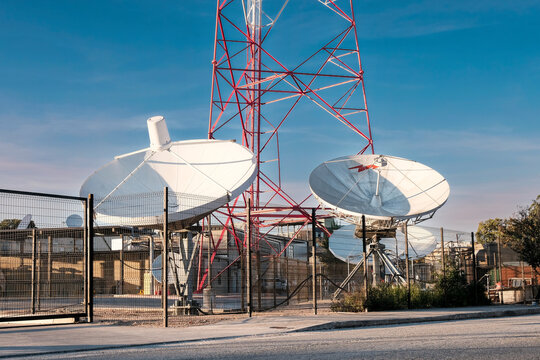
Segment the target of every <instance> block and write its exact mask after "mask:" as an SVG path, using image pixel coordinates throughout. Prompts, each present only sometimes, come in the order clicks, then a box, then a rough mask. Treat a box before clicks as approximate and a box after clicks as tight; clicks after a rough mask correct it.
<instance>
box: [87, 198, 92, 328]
mask: <svg viewBox="0 0 540 360" xmlns="http://www.w3.org/2000/svg"><path fill="white" fill-rule="evenodd" d="M86 207H87V214H88V217H87V225H86V226H87V228H88V230H87V236H88V240H87V249H86V256H87V260H86V267H87V271H86V273H87V275H86V277H87V282H88V284H87V285H86V289H87V293H86V316H87V319H88V322H93V321H94V195H93V194H89V195H88V200H87V202H86Z"/></svg>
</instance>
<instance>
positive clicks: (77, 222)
mask: <svg viewBox="0 0 540 360" xmlns="http://www.w3.org/2000/svg"><path fill="white" fill-rule="evenodd" d="M66 225H67V227H70V228H72V227H81V226H82V225H83V219H82V217H81V216H80V215H77V214H72V215H69V216H68V217H67V219H66Z"/></svg>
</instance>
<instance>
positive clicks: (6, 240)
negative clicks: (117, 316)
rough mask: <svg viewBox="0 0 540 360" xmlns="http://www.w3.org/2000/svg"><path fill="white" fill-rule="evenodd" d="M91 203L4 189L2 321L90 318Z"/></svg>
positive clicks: (0, 195) (0, 198)
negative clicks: (88, 215) (88, 246)
mask: <svg viewBox="0 0 540 360" xmlns="http://www.w3.org/2000/svg"><path fill="white" fill-rule="evenodd" d="M86 213H87V201H86V199H84V198H75V197H67V196H58V195H46V194H35V193H25V192H17V191H9V190H0V321H8V320H10V319H24V318H47V317H49V318H52V317H62V316H66V315H70V316H74V317H83V316H86V311H87V301H86V296H85V295H86V286H87V282H86V261H87V260H86V251H85V249H86V239H87V237H86V234H87V230H88V229H87V226H86V222H85V220H84V219H86Z"/></svg>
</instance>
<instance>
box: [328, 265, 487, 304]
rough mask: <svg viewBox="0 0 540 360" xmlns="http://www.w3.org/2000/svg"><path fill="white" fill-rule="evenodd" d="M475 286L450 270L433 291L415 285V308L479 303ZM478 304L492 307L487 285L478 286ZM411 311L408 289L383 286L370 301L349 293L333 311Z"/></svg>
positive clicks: (389, 285) (373, 288)
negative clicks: (487, 295) (476, 301)
mask: <svg viewBox="0 0 540 360" xmlns="http://www.w3.org/2000/svg"><path fill="white" fill-rule="evenodd" d="M474 290H475V287H474V284H467V281H466V278H465V276H464V275H463V274H462V273H461V272H460V271H459V270H458V269H450V270H449V271H447V273H446V276H439V277H438V279H437V282H436V284H435V287H434V288H433V289H421V288H420V286H418V285H416V284H411V308H412V309H422V308H430V307H457V306H471V305H474V304H475V294H474ZM476 291H477V294H476V296H477V299H478V305H486V304H489V299H488V298H487V297H486V294H485V288H484V286H483V284H477V286H476ZM366 308H367V309H369V310H371V311H382V310H400V309H407V286H403V285H392V284H387V283H383V284H381V285H379V286H377V287H372V288H370V290H369V292H368V296H367V299H366V297H365V296H364V295H363V294H362V293H360V292H354V293H351V294H346V295H345V297H344V298H343V299H342V300H338V301H334V302H333V303H332V304H331V306H330V309H331V310H332V311H347V312H360V311H364V309H366Z"/></svg>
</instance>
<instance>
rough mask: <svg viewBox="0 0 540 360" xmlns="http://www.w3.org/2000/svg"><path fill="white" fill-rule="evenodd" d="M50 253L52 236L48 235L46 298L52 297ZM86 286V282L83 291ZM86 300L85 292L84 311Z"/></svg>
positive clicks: (51, 251)
mask: <svg viewBox="0 0 540 360" xmlns="http://www.w3.org/2000/svg"><path fill="white" fill-rule="evenodd" d="M85 235H86V234H85ZM85 241H86V240H85ZM85 249H86V248H85ZM52 253H53V241H52V236H50V235H49V236H48V237H47V284H48V285H47V293H48V297H52V284H51V282H52ZM85 265H86V262H85ZM85 269H86V268H85ZM86 285H87V284H86V281H85V283H84V286H85V288H84V289H85V290H87V289H86ZM86 300H87V298H86V292H85V297H84V307H85V310H86V305H87V301H86Z"/></svg>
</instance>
